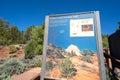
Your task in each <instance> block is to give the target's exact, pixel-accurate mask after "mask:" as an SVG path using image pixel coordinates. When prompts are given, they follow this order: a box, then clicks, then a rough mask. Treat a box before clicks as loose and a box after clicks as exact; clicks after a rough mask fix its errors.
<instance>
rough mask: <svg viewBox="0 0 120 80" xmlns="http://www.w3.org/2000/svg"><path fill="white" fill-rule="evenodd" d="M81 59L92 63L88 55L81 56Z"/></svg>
mask: <svg viewBox="0 0 120 80" xmlns="http://www.w3.org/2000/svg"><path fill="white" fill-rule="evenodd" d="M81 60H83V61H85V62H88V63H92V61H91V59H90V56H84V57H82V58H81Z"/></svg>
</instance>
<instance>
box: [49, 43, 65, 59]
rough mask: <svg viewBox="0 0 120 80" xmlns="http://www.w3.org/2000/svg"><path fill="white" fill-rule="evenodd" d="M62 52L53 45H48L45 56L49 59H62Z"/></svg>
mask: <svg viewBox="0 0 120 80" xmlns="http://www.w3.org/2000/svg"><path fill="white" fill-rule="evenodd" d="M63 51H64V50H63V49H62V48H61V47H57V46H55V45H53V44H48V46H47V56H48V57H50V58H64V56H63V55H62V52H63Z"/></svg>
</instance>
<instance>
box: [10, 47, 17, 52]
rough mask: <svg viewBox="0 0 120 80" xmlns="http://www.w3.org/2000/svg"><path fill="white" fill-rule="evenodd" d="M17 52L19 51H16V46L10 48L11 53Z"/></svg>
mask: <svg viewBox="0 0 120 80" xmlns="http://www.w3.org/2000/svg"><path fill="white" fill-rule="evenodd" d="M16 51H17V49H16V47H15V45H10V46H9V52H10V53H14V52H16Z"/></svg>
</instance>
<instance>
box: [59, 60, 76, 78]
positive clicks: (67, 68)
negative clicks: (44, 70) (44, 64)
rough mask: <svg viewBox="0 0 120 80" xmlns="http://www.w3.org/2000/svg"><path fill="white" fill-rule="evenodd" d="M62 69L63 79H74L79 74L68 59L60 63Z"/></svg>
mask: <svg viewBox="0 0 120 80" xmlns="http://www.w3.org/2000/svg"><path fill="white" fill-rule="evenodd" d="M60 69H61V72H62V76H63V77H72V76H74V75H75V74H76V72H77V70H76V69H75V68H74V67H73V65H72V62H71V61H70V59H69V58H66V59H64V60H62V61H61V62H60Z"/></svg>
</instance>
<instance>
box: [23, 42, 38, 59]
mask: <svg viewBox="0 0 120 80" xmlns="http://www.w3.org/2000/svg"><path fill="white" fill-rule="evenodd" d="M36 48H37V43H36V41H34V40H31V41H30V42H29V43H28V44H27V45H26V46H25V59H27V58H29V59H32V58H33V57H35V55H36Z"/></svg>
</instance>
